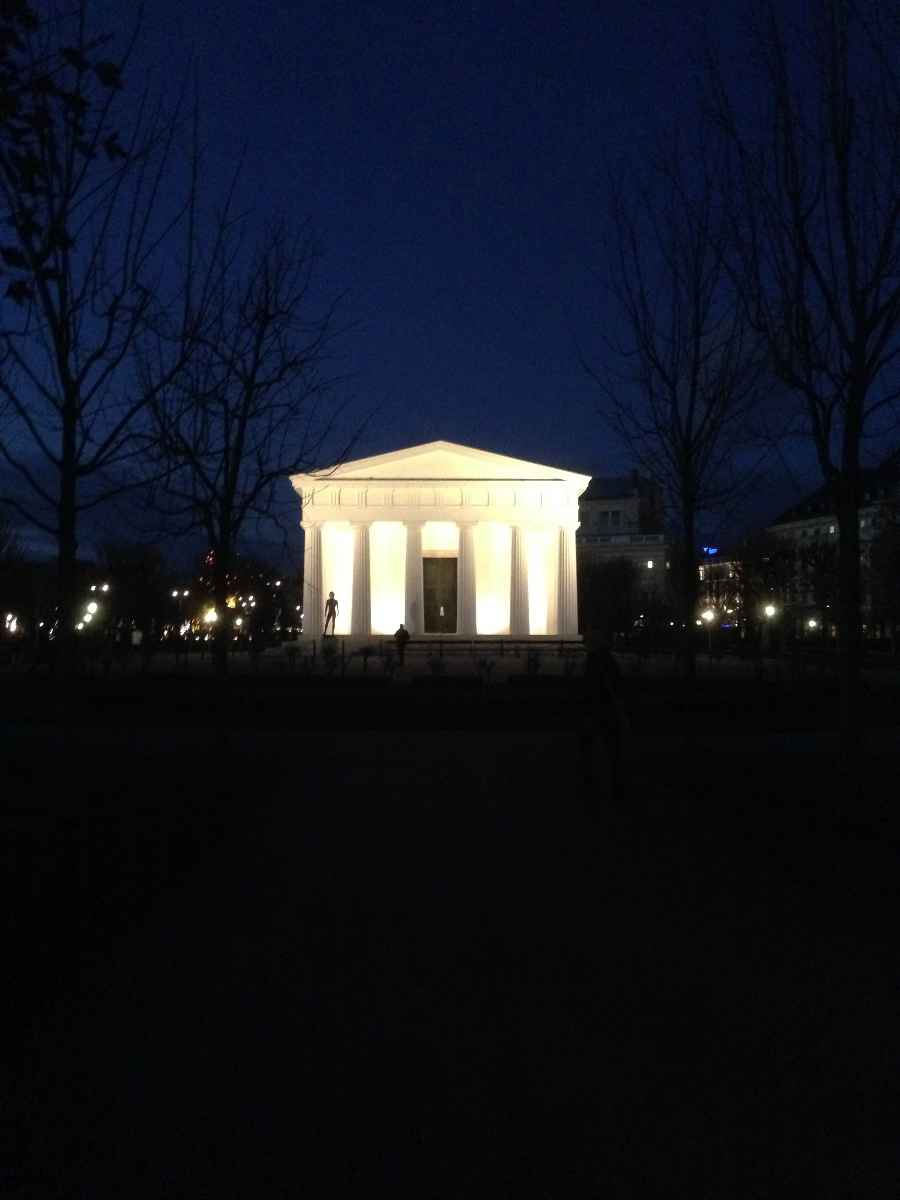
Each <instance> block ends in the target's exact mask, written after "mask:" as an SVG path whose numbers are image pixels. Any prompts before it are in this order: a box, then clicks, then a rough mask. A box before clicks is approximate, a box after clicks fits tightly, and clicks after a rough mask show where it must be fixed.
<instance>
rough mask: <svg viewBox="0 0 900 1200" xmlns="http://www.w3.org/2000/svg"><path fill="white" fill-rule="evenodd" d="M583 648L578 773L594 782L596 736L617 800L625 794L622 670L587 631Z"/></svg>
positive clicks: (626, 724)
mask: <svg viewBox="0 0 900 1200" xmlns="http://www.w3.org/2000/svg"><path fill="white" fill-rule="evenodd" d="M585 648H586V650H587V655H586V659H585V666H584V676H583V677H582V688H581V696H580V699H581V705H582V711H581V730H580V735H579V757H580V761H581V770H582V775H583V779H584V782H585V784H587V785H588V786H593V785H595V784H596V783H597V782H598V781H597V780H596V779H595V778H594V746H595V739H599V740H600V744H601V745H602V747H603V750H604V752H605V755H606V759H607V762H608V763H609V783H610V788H611V793H612V797H613V799H615V800H621V799H623V798H624V795H625V779H624V759H625V740H626V738H627V735H628V722H627V719H626V717H625V711H624V709H623V707H622V702H621V697H620V684H621V680H622V673H621V671H620V670H619V665H618V663H617V662H616V660H615V659H614V658H613V656H612V653H611V652H610V649H609V647H608V646H607V645H605V644H604V643H603V642H601V641H600V640H599V639H596V638H594V637H593V636H592V635H591V634H588V635H587V636H586V637H585Z"/></svg>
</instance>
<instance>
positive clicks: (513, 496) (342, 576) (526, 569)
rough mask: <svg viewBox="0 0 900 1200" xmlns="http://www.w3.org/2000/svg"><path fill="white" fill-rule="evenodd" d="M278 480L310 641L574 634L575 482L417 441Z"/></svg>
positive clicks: (579, 484) (578, 486) (561, 474)
mask: <svg viewBox="0 0 900 1200" xmlns="http://www.w3.org/2000/svg"><path fill="white" fill-rule="evenodd" d="M291 483H292V484H293V487H294V489H295V491H296V492H297V494H298V495H299V496H300V499H301V505H302V509H301V513H302V516H301V524H302V526H303V531H304V538H305V551H304V575H303V579H304V584H303V602H304V603H303V608H304V626H305V629H306V631H307V632H308V633H309V634H312V635H314V636H315V635H316V634H318V633H321V631H322V627H323V624H324V607H325V599H326V597H327V596H328V593H329V592H334V594H335V597H336V598H337V601H338V605H339V611H338V617H337V622H336V627H335V632H336V633H338V634H349V635H351V636H354V637H367V636H370V635H372V634H392V633H394V631H395V630H396V629H397V626H398V625H399V624H400V622H401V621H402V622H404V624H405V625H406V627H407V629H409V631H410V633H412V634H414V635H415V636H423V635H429V634H434V635H440V636H442V637H451V636H454V635H456V636H460V637H466V638H472V637H476V636H478V635H490V636H493V637H497V636H508V637H515V638H523V637H556V638H576V637H577V636H578V593H577V586H576V567H575V531H576V529H577V528H578V497H579V496H580V495H581V493H582V492H583V491H584V490H585V489H586V488H587V486H588V484H589V483H590V476H589V475H577V474H575V473H574V472H573V471H562V470H558V469H556V468H554V467H544V466H540V465H538V464H537V463H530V462H523V461H522V460H520V459H516V458H507V457H505V456H504V455H501V454H492V453H490V452H488V451H486V450H476V449H475V448H474V447H471V446H459V445H456V444H455V443H453V442H428V443H426V444H425V445H423V446H411V447H409V448H408V449H405V450H395V451H393V452H392V453H390V454H378V455H375V457H373V458H363V459H358V460H357V461H356V462H348V463H343V464H341V465H339V466H337V467H333V468H330V469H328V470H322V471H317V472H314V473H312V474H308V475H294V476H292V477H291Z"/></svg>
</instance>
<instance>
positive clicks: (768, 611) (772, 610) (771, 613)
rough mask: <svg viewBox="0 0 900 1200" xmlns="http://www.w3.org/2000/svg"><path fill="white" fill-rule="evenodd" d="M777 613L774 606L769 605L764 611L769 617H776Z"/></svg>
mask: <svg viewBox="0 0 900 1200" xmlns="http://www.w3.org/2000/svg"><path fill="white" fill-rule="evenodd" d="M775 611H776V610H775V605H774V604H767V605H766V607H765V608H764V609H763V612H764V613H765V614H766V616H767V617H774V616H775Z"/></svg>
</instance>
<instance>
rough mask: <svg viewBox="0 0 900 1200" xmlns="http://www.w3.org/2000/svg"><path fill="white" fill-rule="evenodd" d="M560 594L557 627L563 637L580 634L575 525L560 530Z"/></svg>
mask: <svg viewBox="0 0 900 1200" xmlns="http://www.w3.org/2000/svg"><path fill="white" fill-rule="evenodd" d="M557 574H558V578H559V594H558V599H557V602H556V604H557V608H556V613H557V616H556V629H557V634H558V636H559V637H561V638H574V637H577V636H578V578H577V576H576V573H575V526H574V525H563V526H562V527H561V528H560V531H559V569H558V572H557Z"/></svg>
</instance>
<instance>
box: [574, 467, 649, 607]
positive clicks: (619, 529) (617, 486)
mask: <svg viewBox="0 0 900 1200" xmlns="http://www.w3.org/2000/svg"><path fill="white" fill-rule="evenodd" d="M578 519H579V528H578V532H577V534H576V541H577V544H578V573H579V594H580V595H582V596H583V597H585V602H586V604H587V605H588V607H591V606H592V604H593V603H594V601H592V600H591V598H590V597H591V592H592V590H594V588H596V586H598V584H597V583H596V582H595V584H594V585H593V588H592V584H591V582H590V581H591V577H592V575H595V573H596V572H597V571H598V569H599V568H602V567H604V566H607V565H608V564H610V563H613V562H614V561H615V560H617V559H626V560H627V561H628V562H630V563H632V564H633V566H634V569H635V579H636V584H637V594H636V596H635V601H636V608H637V611H636V613H635V618H634V624H641V623H643V621H644V614H645V613H646V614H647V616H648V617H649V615H650V613H651V612H658V611H659V610H660V606H661V605H662V603H663V601H664V599H665V596H666V593H667V582H668V572H669V546H668V540H667V538H666V533H665V528H664V518H663V497H662V491H661V489H660V488H659V487H658V485H656V484H655V483H653V482H652V481H651V480H649V479H646V478H645V477H644V476H642V475H641V474H640V473H639V472H638V471H632V472H631V473H630V474H629V475H622V476H613V477H606V476H594V477H593V478H592V479H591V482H590V484H589V485H588V487H587V490H586V491H585V492H584V493H583V495H582V496H581V497H580V499H579V501H578ZM599 586H601V587H605V586H607V584H606V583H605V582H602V581H601V582H600V584H599ZM586 611H587V609H586Z"/></svg>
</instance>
